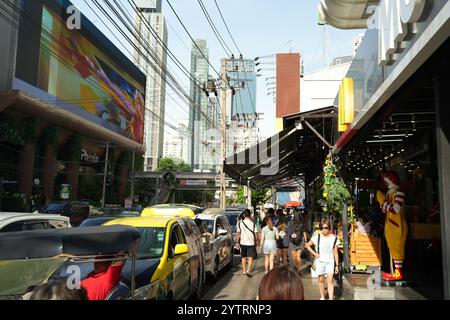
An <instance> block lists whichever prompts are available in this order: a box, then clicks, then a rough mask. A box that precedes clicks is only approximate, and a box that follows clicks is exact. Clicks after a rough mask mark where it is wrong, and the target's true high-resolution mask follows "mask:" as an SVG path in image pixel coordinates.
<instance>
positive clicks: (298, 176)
mask: <svg viewBox="0 0 450 320" xmlns="http://www.w3.org/2000/svg"><path fill="white" fill-rule="evenodd" d="M335 111H336V108H334V107H329V108H324V109H321V110H320V111H317V110H316V111H311V112H307V113H300V114H298V115H292V116H290V117H289V119H290V121H287V122H286V123H290V125H289V127H287V128H286V129H285V130H283V131H282V132H280V133H279V134H277V135H275V136H273V137H271V138H269V139H267V140H266V141H263V142H261V143H259V144H258V145H256V146H254V147H252V148H249V149H247V150H244V151H242V152H240V153H238V154H235V155H233V156H231V157H229V158H227V160H226V163H225V167H224V170H225V173H226V174H227V175H229V176H230V177H231V178H233V179H234V180H236V182H238V183H240V184H242V185H247V183H248V182H249V183H250V186H251V187H252V188H255V189H259V188H271V187H274V188H275V189H276V190H277V191H295V190H298V188H299V186H300V185H301V184H302V183H304V181H305V175H308V174H311V173H313V172H320V170H321V166H322V162H323V160H324V159H325V156H326V154H328V152H329V150H330V149H329V147H328V145H327V144H326V143H325V142H324V141H323V140H322V139H321V138H320V137H319V136H321V135H322V133H323V132H325V131H327V132H328V136H330V135H331V132H330V131H331V130H330V128H332V127H333V122H334V118H335V115H336V114H337V113H336V112H335ZM294 120H295V121H294ZM292 123H294V124H292ZM319 133H320V134H319ZM328 136H327V134H325V135H324V137H325V139H324V140H330V139H329V137H328ZM327 138H328V139H327Z"/></svg>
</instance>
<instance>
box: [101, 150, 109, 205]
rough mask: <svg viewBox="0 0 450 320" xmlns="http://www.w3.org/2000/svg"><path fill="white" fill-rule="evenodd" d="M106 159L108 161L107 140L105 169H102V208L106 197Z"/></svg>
mask: <svg viewBox="0 0 450 320" xmlns="http://www.w3.org/2000/svg"><path fill="white" fill-rule="evenodd" d="M108 161H109V142H108V143H107V144H106V157H105V170H104V171H103V193H102V208H104V207H105V198H106V175H107V174H108Z"/></svg>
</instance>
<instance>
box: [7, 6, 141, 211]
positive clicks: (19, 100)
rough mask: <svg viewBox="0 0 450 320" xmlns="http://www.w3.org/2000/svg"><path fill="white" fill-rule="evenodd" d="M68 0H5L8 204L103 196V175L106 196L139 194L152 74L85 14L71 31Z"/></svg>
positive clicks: (20, 207)
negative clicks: (136, 184)
mask: <svg viewBox="0 0 450 320" xmlns="http://www.w3.org/2000/svg"><path fill="white" fill-rule="evenodd" d="M70 6H71V2H70V1H68V0H64V1H51V0H32V1H31V0H14V1H2V2H1V3H0V9H1V11H2V12H3V15H2V17H1V18H0V29H1V30H2V35H3V40H4V41H1V42H0V60H1V63H0V202H1V203H0V210H4V211H30V210H32V209H33V210H34V209H36V208H39V207H40V206H42V204H43V203H45V202H47V201H49V200H59V199H64V200H86V201H90V202H92V204H98V203H99V201H100V198H101V196H102V193H103V190H102V189H103V188H102V187H103V182H105V185H106V188H105V189H106V190H105V193H106V194H105V196H106V203H110V204H112V203H114V204H122V203H123V199H124V197H126V196H129V195H130V193H132V192H131V190H130V189H131V186H130V183H129V182H130V181H129V180H130V179H129V178H128V177H129V175H130V174H131V171H132V167H133V162H135V167H136V168H138V167H139V166H140V165H139V162H142V161H140V160H143V158H142V157H139V155H140V154H143V153H144V147H143V145H142V142H143V115H144V105H145V101H144V98H145V94H144V92H145V86H146V77H145V75H144V74H143V73H142V72H141V71H140V70H139V69H138V68H137V67H136V66H135V65H134V64H133V63H132V61H130V60H129V59H128V58H127V57H126V56H125V55H124V54H123V53H122V52H121V51H120V50H119V49H118V48H117V47H115V46H114V44H113V43H112V42H111V41H110V40H109V39H108V38H106V36H104V35H103V34H102V33H101V32H100V31H99V30H98V29H97V28H96V27H95V26H94V25H93V24H92V22H90V21H89V20H88V19H87V18H86V17H85V16H83V15H81V16H80V23H81V28H77V29H74V30H70V29H69V28H68V27H67V23H66V21H67V18H68V13H67V12H68V8H69V7H70ZM134 156H135V157H134ZM134 158H136V159H135V160H136V161H134ZM105 164H107V165H105ZM105 168H106V170H105ZM105 176H106V181H105V180H104V177H105Z"/></svg>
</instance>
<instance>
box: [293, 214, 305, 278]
mask: <svg viewBox="0 0 450 320" xmlns="http://www.w3.org/2000/svg"><path fill="white" fill-rule="evenodd" d="M289 229H290V230H289V242H290V245H289V248H290V251H291V257H292V263H293V266H294V267H295V268H297V271H298V272H300V271H301V267H302V258H301V253H302V251H303V249H305V243H306V241H307V238H308V234H307V232H306V226H305V223H304V221H303V218H302V217H301V215H300V214H298V213H295V214H294V220H293V221H292V223H291V226H290V228H289Z"/></svg>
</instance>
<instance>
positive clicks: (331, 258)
mask: <svg viewBox="0 0 450 320" xmlns="http://www.w3.org/2000/svg"><path fill="white" fill-rule="evenodd" d="M320 230H321V233H319V234H316V235H314V236H313V237H312V238H311V240H310V241H309V242H308V243H307V244H306V249H307V250H308V251H309V252H311V254H312V255H313V256H314V257H315V258H316V260H315V262H314V263H315V266H316V272H317V274H318V276H319V290H320V300H325V276H326V277H327V283H328V297H329V299H330V300H333V298H334V274H335V273H338V272H339V268H338V264H339V255H338V249H337V238H336V236H335V235H333V234H332V233H331V232H330V223H329V221H327V220H325V221H322V223H321V224H320ZM312 245H314V247H315V251H314V250H313V249H312V248H311V246H312Z"/></svg>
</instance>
